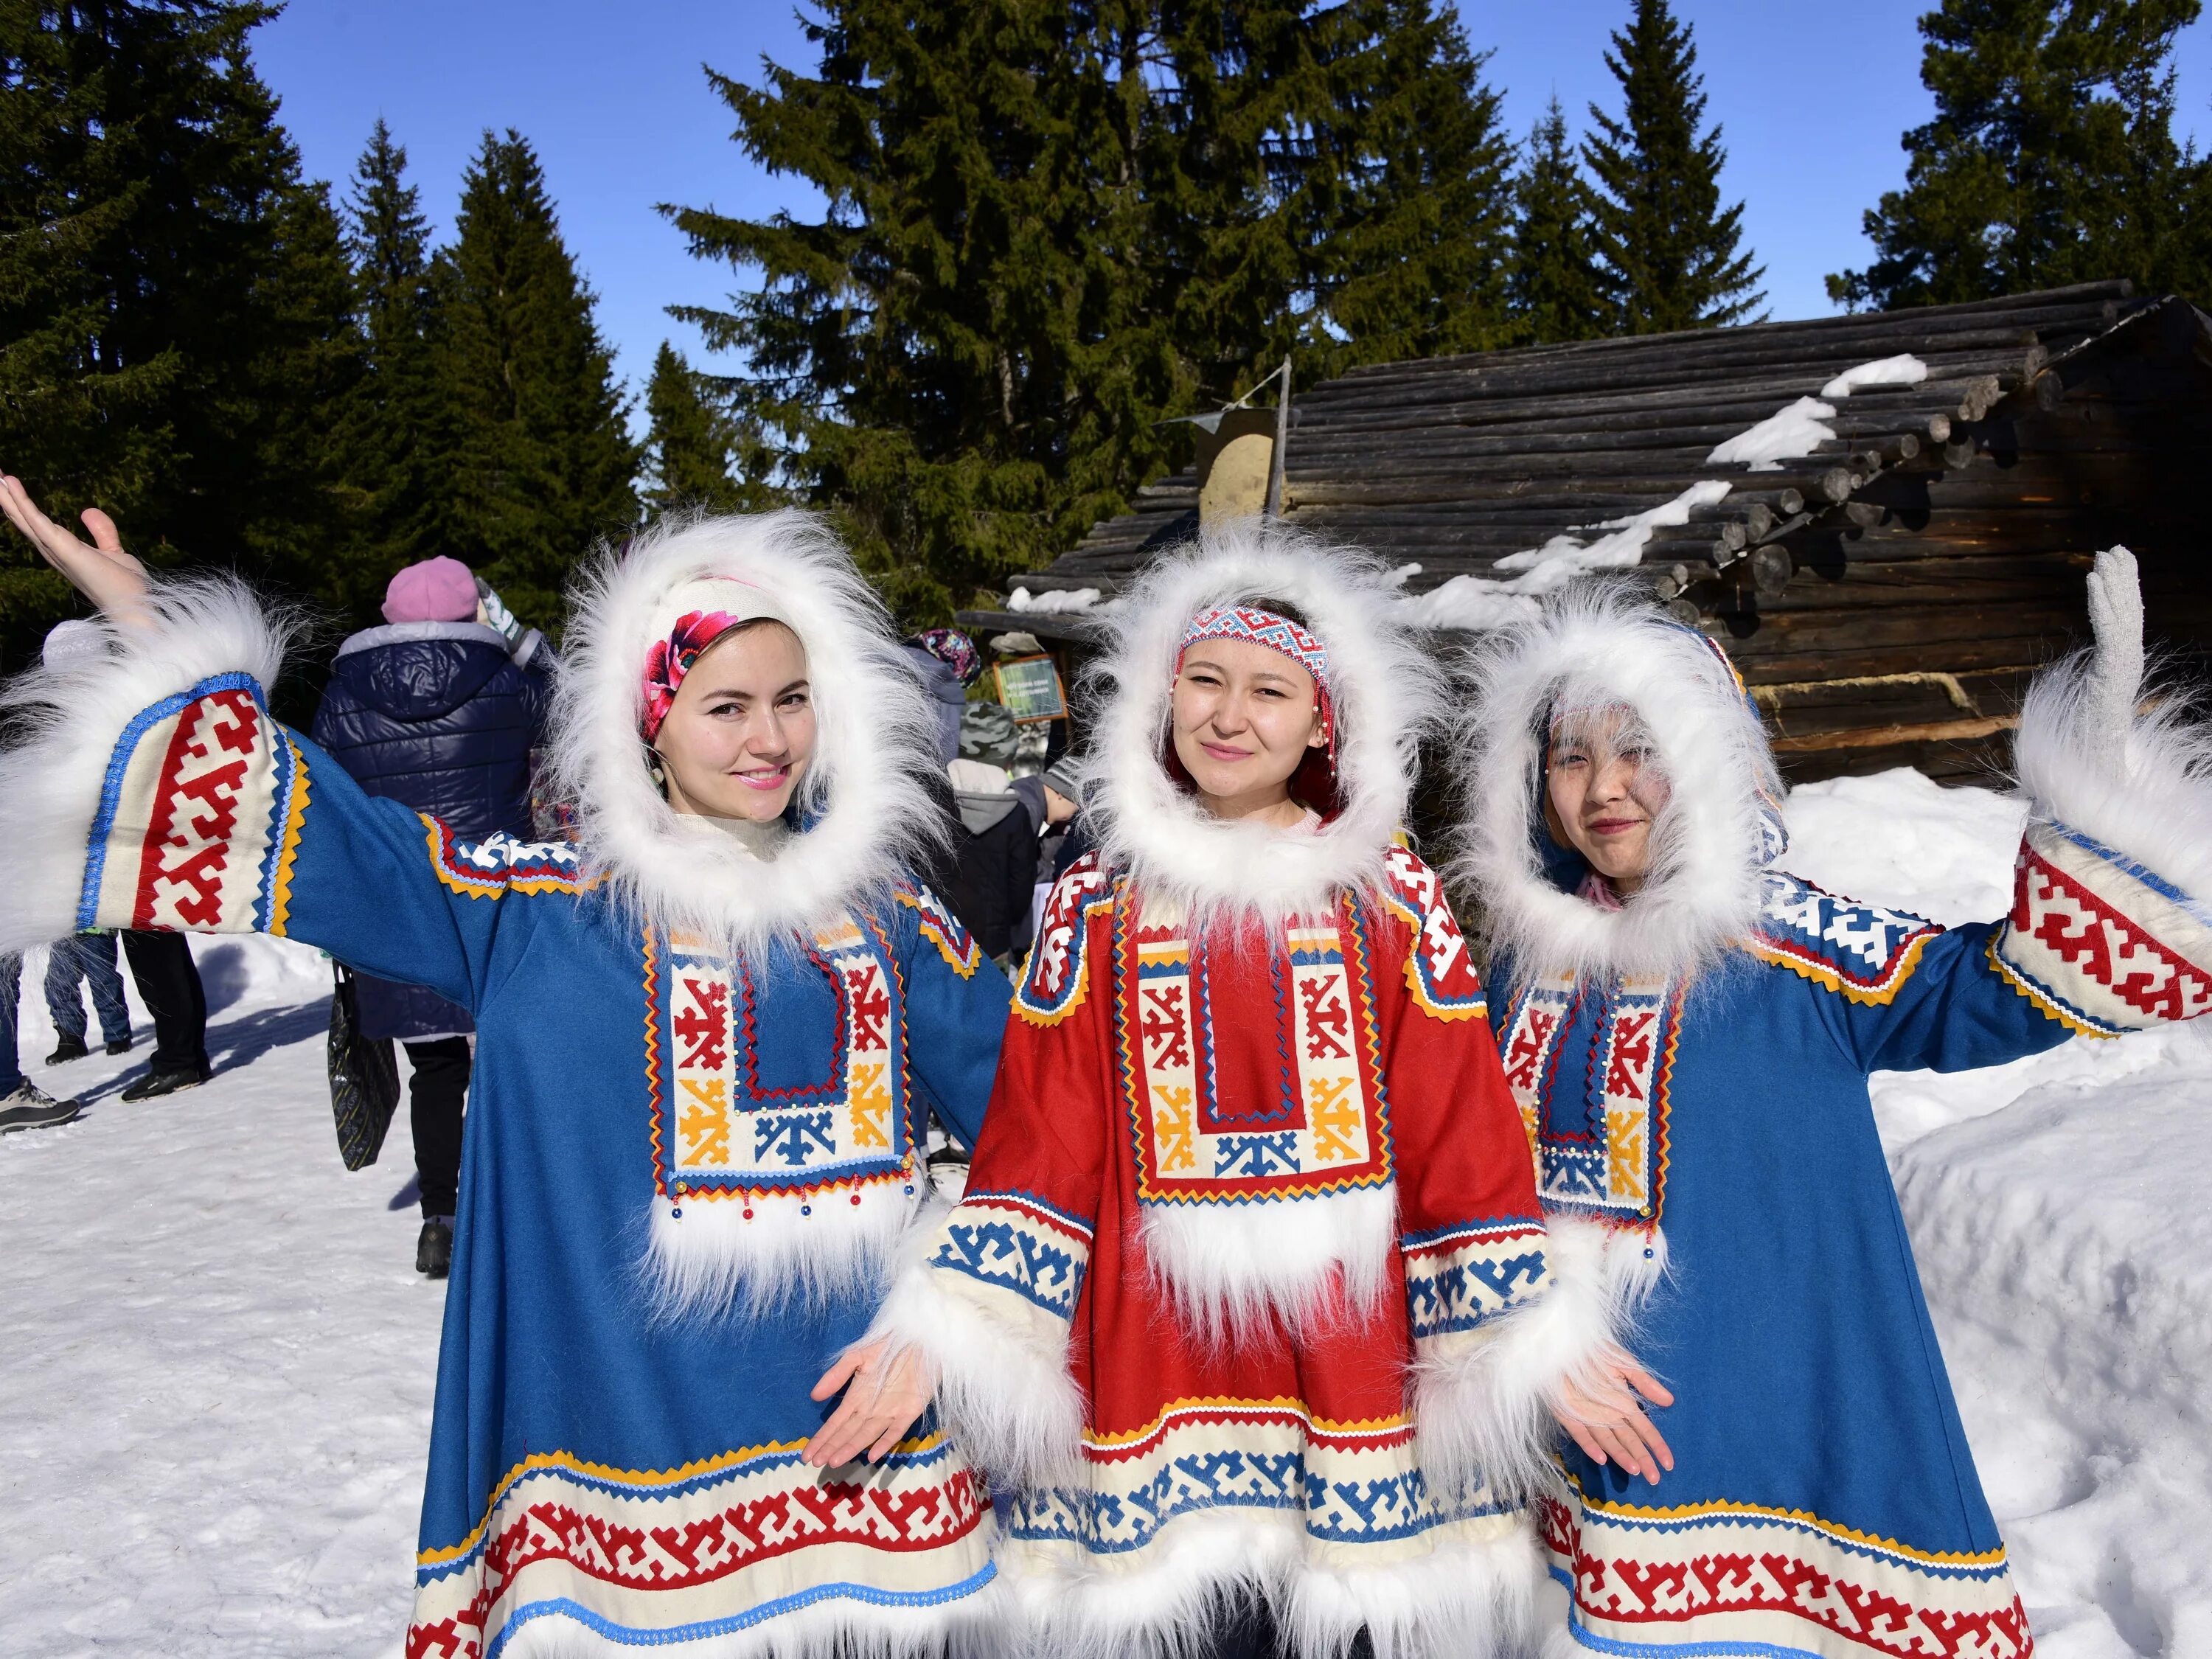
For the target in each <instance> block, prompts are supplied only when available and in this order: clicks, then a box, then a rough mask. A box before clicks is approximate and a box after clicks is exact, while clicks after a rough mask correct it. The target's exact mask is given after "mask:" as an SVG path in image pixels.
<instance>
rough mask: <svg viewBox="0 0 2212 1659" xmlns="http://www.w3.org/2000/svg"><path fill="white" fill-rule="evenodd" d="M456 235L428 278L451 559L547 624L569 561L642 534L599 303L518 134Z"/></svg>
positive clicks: (468, 188)
mask: <svg viewBox="0 0 2212 1659" xmlns="http://www.w3.org/2000/svg"><path fill="white" fill-rule="evenodd" d="M455 228H456V235H455V239H454V242H453V246H451V247H450V248H447V249H444V250H442V251H441V252H440V253H439V255H438V258H437V261H436V269H435V272H434V281H435V283H436V285H437V289H438V305H439V312H440V320H439V325H438V329H437V331H436V353H435V361H436V365H437V379H438V386H439V395H440V397H441V399H442V400H443V402H444V404H445V407H446V409H447V414H448V418H449V419H450V420H451V422H452V423H453V427H452V440H451V442H452V448H451V452H450V455H449V457H448V458H447V461H446V463H445V465H446V466H447V498H446V510H445V513H444V520H445V523H446V525H447V534H448V541H447V546H446V547H445V548H444V549H443V550H444V551H447V552H448V553H451V554H452V555H453V556H455V557H457V558H459V559H461V560H463V561H464V562H466V563H467V564H469V565H471V567H473V568H476V569H477V571H478V572H479V574H482V575H483V577H484V579H485V580H488V581H489V582H490V583H491V584H492V585H493V586H495V587H496V588H498V589H499V591H500V593H501V597H502V598H503V599H505V600H506V601H507V605H508V607H509V608H510V609H511V610H513V611H514V612H515V614H516V615H517V616H520V617H524V618H526V620H528V621H531V622H533V623H539V624H541V625H543V624H545V623H552V622H555V621H556V620H557V618H558V617H559V614H560V605H561V593H562V587H563V586H564V585H565V583H566V581H567V580H568V573H569V572H570V570H571V569H572V568H574V565H575V563H576V562H577V561H578V560H579V559H580V558H581V557H583V556H585V555H586V554H587V553H589V552H590V551H591V550H592V547H593V546H594V545H595V544H598V543H599V542H601V541H603V540H605V539H607V538H612V537H617V536H620V535H621V534H623V532H624V531H625V530H627V529H628V528H629V526H631V525H632V524H634V523H635V520H636V516H637V499H636V494H635V488H634V483H633V480H634V477H635V473H636V470H637V459H638V451H637V447H636V446H635V444H634V443H632V442H631V441H630V438H629V431H628V428H627V427H626V426H625V424H624V422H625V419H626V414H627V410H626V408H625V404H624V401H623V397H622V393H621V390H620V388H619V387H618V386H617V384H616V382H615V379H614V368H613V356H612V354H611V352H610V351H609V350H608V349H607V346H606V344H605V342H604V341H603V340H602V339H601V338H600V337H599V330H598V328H597V326H596V325H594V323H593V321H592V301H593V296H592V293H591V290H590V289H588V288H586V286H585V285H584V283H583V280H582V279H581V278H580V276H578V275H577V272H576V268H575V264H574V261H573V260H571V259H570V258H569V256H568V249H567V247H566V246H564V245H563V244H562V240H561V229H560V225H559V223H558V222H557V219H556V215H555V212H554V207H553V202H552V198H551V197H550V195H549V194H548V193H547V191H546V188H545V179H544V173H543V171H542V170H541V169H540V167H538V157H537V155H535V153H534V152H533V151H532V149H531V147H530V145H529V143H527V142H526V140H525V139H524V138H523V137H521V136H520V134H519V133H516V132H515V131H513V130H512V129H510V130H509V131H507V133H506V134H505V135H504V136H503V137H502V136H501V135H498V134H495V133H492V132H489V131H487V132H486V133H485V134H484V137H483V148H482V149H479V150H478V151H477V155H476V158H475V160H474V161H471V163H470V165H469V167H468V171H467V173H465V175H464V178H463V179H462V189H461V205H460V212H459V216H458V217H457V220H456V227H455Z"/></svg>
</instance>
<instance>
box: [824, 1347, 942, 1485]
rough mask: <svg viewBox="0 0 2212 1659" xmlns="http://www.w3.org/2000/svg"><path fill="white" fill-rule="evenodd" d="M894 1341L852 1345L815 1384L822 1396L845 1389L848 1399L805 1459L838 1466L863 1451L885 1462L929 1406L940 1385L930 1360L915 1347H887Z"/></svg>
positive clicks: (831, 1414)
mask: <svg viewBox="0 0 2212 1659" xmlns="http://www.w3.org/2000/svg"><path fill="white" fill-rule="evenodd" d="M889 1348H890V1343H889V1342H887V1341H884V1342H870V1343H866V1344H865V1345H863V1346H860V1347H857V1348H848V1349H847V1350H846V1351H845V1353H844V1355H843V1357H842V1358H840V1359H839V1360H838V1361H837V1363H836V1364H834V1365H832V1366H831V1367H830V1368H829V1370H826V1371H824V1372H823V1374H822V1380H821V1381H820V1382H819V1383H816V1384H815V1385H814V1398H815V1399H817V1400H827V1399H829V1396H830V1395H834V1394H836V1392H837V1390H838V1389H845V1401H844V1403H843V1404H842V1405H841V1406H839V1407H837V1409H836V1411H834V1412H832V1413H830V1415H829V1421H828V1422H827V1423H824V1424H823V1425H822V1426H821V1427H820V1428H819V1429H817V1430H816V1431H814V1437H813V1438H812V1439H811V1440H809V1441H808V1442H807V1443H806V1461H807V1462H810V1463H811V1464H813V1465H814V1467H815V1468H819V1469H834V1468H841V1467H842V1466H843V1465H844V1464H847V1463H850V1462H853V1461H854V1459H856V1458H858V1457H860V1456H863V1455H865V1456H866V1458H867V1460H868V1462H871V1463H876V1462H882V1460H883V1459H884V1457H885V1456H886V1455H888V1454H889V1453H890V1450H891V1449H892V1448H893V1447H895V1446H896V1445H897V1444H898V1443H899V1442H900V1441H902V1440H903V1439H905V1438H906V1431H908V1429H910V1428H912V1427H913V1426H914V1422H915V1419H916V1418H918V1417H920V1416H921V1413H923V1411H924V1410H925V1409H927V1407H928V1405H929V1397H930V1395H932V1394H933V1393H935V1392H936V1389H935V1388H934V1386H933V1383H932V1381H931V1379H930V1376H929V1368H928V1365H927V1362H925V1361H924V1360H923V1358H922V1357H921V1353H920V1352H917V1351H916V1350H915V1349H913V1348H902V1349H900V1350H899V1351H898V1352H896V1353H887V1352H886V1350H888V1349H889ZM848 1384H849V1385H850V1386H849V1387H848Z"/></svg>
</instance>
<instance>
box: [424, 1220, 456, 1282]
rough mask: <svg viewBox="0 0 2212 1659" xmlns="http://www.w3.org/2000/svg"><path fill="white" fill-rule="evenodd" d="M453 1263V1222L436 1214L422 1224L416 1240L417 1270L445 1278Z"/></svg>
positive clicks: (432, 1277)
mask: <svg viewBox="0 0 2212 1659" xmlns="http://www.w3.org/2000/svg"><path fill="white" fill-rule="evenodd" d="M452 1267H453V1223H452V1222H451V1221H450V1220H448V1219H447V1218H446V1217H444V1216H441V1215H434V1216H432V1217H431V1218H429V1219H428V1221H426V1222H424V1223H423V1224H422V1237H419V1238H417V1239H416V1241H415V1271H416V1273H422V1274H423V1275H425V1276H426V1277H428V1278H430V1279H443V1278H444V1277H445V1276H446V1274H447V1272H448V1271H449V1270H450V1269H451V1268H452Z"/></svg>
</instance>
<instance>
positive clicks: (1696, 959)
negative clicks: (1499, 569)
mask: <svg viewBox="0 0 2212 1659" xmlns="http://www.w3.org/2000/svg"><path fill="white" fill-rule="evenodd" d="M1463 669H1464V671H1465V672H1466V673H1467V675H1468V677H1469V678H1470V679H1471V680H1472V681H1473V683H1474V685H1475V686H1476V688H1477V690H1476V694H1475V696H1474V700H1473V701H1472V702H1470V703H1469V704H1468V706H1467V708H1466V709H1465V712H1464V713H1463V714H1462V717H1461V720H1460V729H1459V748H1460V750H1461V753H1462V756H1464V757H1467V758H1466V760H1465V761H1464V763H1463V771H1462V804H1461V813H1462V822H1463V825H1464V828H1463V829H1462V833H1461V836H1460V840H1459V848H1458V856H1457V857H1456V858H1455V860H1453V862H1452V865H1451V866H1450V867H1451V872H1452V874H1453V875H1454V876H1455V878H1457V879H1458V880H1460V881H1462V882H1464V883H1466V884H1468V886H1469V887H1471V888H1472V889H1473V890H1474V891H1475V892H1476V893H1477V894H1478V895H1479V896H1480V899H1481V901H1482V902H1483V903H1484V904H1485V905H1486V907H1487V908H1488V911H1489V915H1490V921H1491V927H1492V935H1491V936H1492V945H1493V949H1495V950H1498V951H1502V952H1504V954H1505V955H1507V956H1508V957H1510V960H1511V962H1512V963H1513V965H1514V968H1515V970H1516V972H1518V973H1521V974H1530V973H1556V972H1565V973H1572V974H1574V975H1577V976H1578V977H1579V976H1583V975H1594V974H1599V973H1607V972H1610V973H1617V974H1626V975H1639V976H1647V975H1648V976H1652V977H1657V976H1660V975H1670V974H1688V973H1693V972H1695V971H1696V970H1697V969H1699V968H1701V967H1704V966H1706V965H1708V964H1710V963H1711V962H1712V961H1714V960H1715V959H1716V958H1717V957H1719V955H1720V954H1721V953H1722V952H1723V951H1725V950H1726V949H1728V948H1729V945H1732V944H1733V943H1734V942H1735V940H1736V939H1740V938H1741V937H1742V936H1743V935H1744V934H1745V933H1748V932H1749V931H1750V930H1751V929H1752V927H1753V925H1754V924H1755V923H1756V922H1757V921H1758V920H1759V902H1760V896H1761V892H1762V886H1761V881H1760V872H1761V871H1762V870H1763V868H1764V867H1765V862H1766V858H1767V856H1768V848H1767V844H1766V841H1765V836H1766V833H1767V830H1766V825H1767V823H1768V819H1769V814H1770V812H1771V802H1773V801H1778V800H1779V799H1780V798H1781V785H1780V781H1779V780H1778V776H1777V775H1776V772H1775V769H1774V761H1773V757H1772V756H1771V754H1770V753H1769V751H1768V749H1767V743H1766V733H1765V731H1764V729H1763V728H1762V727H1761V726H1760V725H1759V718H1758V716H1757V715H1756V714H1753V712H1752V709H1751V708H1750V706H1749V704H1748V703H1747V702H1746V701H1745V699H1744V696H1743V690H1742V688H1741V685H1739V684H1737V682H1736V678H1735V674H1734V673H1733V672H1732V671H1730V670H1729V667H1728V666H1727V665H1725V664H1724V663H1723V662H1722V660H1721V659H1719V658H1718V657H1717V656H1716V655H1715V654H1714V652H1713V650H1712V648H1711V647H1710V646H1709V645H1708V644H1707V643H1706V642H1705V641H1704V640H1702V639H1701V638H1700V637H1699V635H1697V634H1695V633H1694V632H1692V630H1690V629H1686V628H1684V627H1682V626H1681V625H1680V624H1679V623H1675V622H1674V621H1672V620H1671V619H1670V618H1668V617H1667V616H1666V615H1665V613H1664V612H1662V611H1660V610H1659V609H1658V608H1657V607H1656V606H1655V605H1651V604H1650V603H1649V602H1647V601H1644V600H1641V599H1638V598H1635V597H1633V596H1632V595H1631V593H1630V592H1628V591H1627V590H1626V589H1624V588H1622V587H1621V586H1620V585H1618V584H1611V583H1602V582H1591V583H1583V584H1579V585H1577V586H1574V587H1571V588H1569V589H1566V590H1564V591H1563V592H1560V593H1559V594H1558V595H1555V596H1553V597H1552V598H1549V599H1547V600H1546V602H1545V604H1544V607H1543V610H1542V611H1541V613H1540V614H1539V615H1537V616H1536V617H1533V618H1531V619H1530V620H1528V622H1526V623H1519V624H1516V625H1513V626H1510V627H1507V628H1504V629H1498V631H1496V632H1495V633H1492V634H1490V635H1485V636H1484V637H1483V638H1482V639H1481V640H1480V641H1478V642H1477V643H1476V644H1475V645H1474V646H1473V647H1470V648H1469V651H1468V654H1467V657H1466V659H1465V660H1464V663H1463ZM1562 690H1571V692H1572V694H1573V696H1575V697H1576V699H1577V701H1578V702H1581V701H1585V700H1588V701H1603V702H1618V703H1625V704H1626V705H1628V706H1629V707H1630V708H1633V709H1634V710H1635V711H1636V712H1637V714H1638V715H1640V716H1641V717H1642V719H1643V721H1644V725H1645V726H1646V727H1647V728H1648V729H1649V731H1650V735H1651V738H1652V742H1653V744H1654V746H1655V748H1656V750H1657V757H1658V760H1659V763H1660V764H1661V765H1662V766H1663V767H1664V768H1665V769H1666V773H1667V777H1668V783H1669V785H1670V787H1671V795H1670V798H1669V799H1668V804H1667V806H1666V808H1665V810H1664V811H1662V812H1661V813H1660V815H1659V817H1658V820H1657V822H1656V824H1655V825H1654V826H1653V834H1652V869H1651V873H1650V876H1649V877H1648V878H1646V879H1645V881H1644V886H1643V888H1642V889H1641V890H1639V891H1638V893H1637V895H1636V896H1635V898H1634V899H1633V900H1632V902H1629V903H1628V904H1626V905H1624V906H1623V907H1622V908H1620V909H1618V910H1613V911H1607V910H1601V909H1599V908H1597V907H1596V906H1595V905H1593V904H1591V903H1589V902H1587V901H1585V900H1583V899H1581V898H1578V897H1577V896H1575V895H1574V894H1572V893H1569V892H1562V891H1561V890H1559V888H1558V887H1556V886H1555V885H1553V883H1552V881H1551V879H1550V878H1548V877H1547V875H1546V873H1545V871H1544V866H1543V863H1542V860H1541V857H1540V856H1539V850H1538V849H1539V848H1540V846H1541V841H1540V839H1539V838H1540V837H1541V836H1542V835H1543V833H1544V831H1543V821H1542V817H1541V801H1540V799H1539V796H1538V794H1537V791H1538V789H1539V788H1540V787H1541V783H1542V777H1543V762H1544V747H1545V743H1546V739H1547V735H1548V734H1547V733H1546V732H1540V731H1538V730H1537V724H1538V722H1539V721H1540V720H1542V719H1543V717H1544V714H1545V711H1546V710H1547V708H1549V707H1550V706H1551V704H1552V702H1553V699H1554V698H1555V697H1556V696H1559V694H1560V693H1561V691H1562Z"/></svg>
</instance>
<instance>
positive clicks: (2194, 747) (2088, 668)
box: [1992, 653, 2212, 1036]
mask: <svg viewBox="0 0 2212 1659" xmlns="http://www.w3.org/2000/svg"><path fill="white" fill-rule="evenodd" d="M2139 701H2140V688H2138V695H2137V696H2126V695H2124V693H2123V694H2122V695H2121V696H2118V697H2117V698H2115V697H2113V696H2110V695H2109V694H2107V693H2106V692H2105V691H2104V690H2103V689H2102V688H2100V686H2099V684H2097V680H2096V673H2095V659H2093V656H2091V655H2090V654H2088V653H2083V654H2082V655H2080V656H2077V657H2075V658H2073V659H2069V660H2068V661H2066V662H2063V663H2061V664H2059V665H2057V666H2055V667H2053V668H2051V669H2050V670H2048V671H2045V673H2044V674H2043V675H2042V676H2041V677H2040V678H2039V679H2038V680H2037V681H2036V683H2035V685H2034V686H2033V689H2032V690H2030V691H2029V693H2028V696H2027V705H2026V707H2025V708H2023V709H2022V711H2021V726H2020V738H2019V744H2018V749H2017V756H2018V763H2019V772H2020V782H2021V787H2022V788H2023V789H2024V790H2025V791H2026V792H2027V795H2028V797H2029V799H2030V801H2031V802H2032V806H2031V810H2030V813H2029V818H2028V825H2027V835H2026V836H2025V837H2024V838H2023V839H2022V841H2021V850H2020V861H2019V865H2018V867H2017V871H2016V876H2015V887H2014V898H2013V909H2012V914H2011V915H2010V916H2009V917H2008V919H2007V921H2006V924H2005V926H2004V927H2003V928H2002V930H2001V931H2000V933H1998V935H1997V938H1996V942H1995V944H1994V945H1993V947H1992V958H1993V960H1994V962H1995V963H1996V966H1997V967H1998V968H1999V969H2001V970H2002V972H2003V973H2004V974H2005V975H2007V977H2008V978H2009V979H2011V980H2012V981H2013V982H2014V984H2015V987H2017V988H2018V989H2019V990H2020V991H2021V994H2023V995H2026V996H2027V997H2029V998H2031V999H2032V1000H2034V1001H2036V1002H2038V1003H2039V1004H2040V1005H2041V1006H2042V1007H2043V1008H2044V1011H2045V1012H2046V1013H2049V1014H2050V1015H2051V1017H2052V1018H2057V1019H2060V1020H2063V1021H2064V1022H2065V1023H2066V1024H2069V1025H2071V1026H2073V1027H2074V1028H2075V1029H2076V1030H2081V1031H2083V1032H2087V1033H2091V1034H2094V1035H2099V1036H2113V1035H2117V1034H2118V1033H2119V1032H2122V1031H2130V1030H2141V1029H2142V1028H2144V1027H2147V1026H2150V1025H2155V1024H2164V1023H2166V1022H2169V1021H2172V1020H2181V1019H2193V1018H2196V1017H2197V1015H2199V1014H2202V1013H2203V1012H2207V1011H2208V1010H2212V732H2208V731H2207V729H2206V727H2205V726H2203V724H2202V723H2201V722H2200V721H2199V720H2197V719H2195V718H2193V715H2194V713H2195V711H2193V710H2192V709H2191V708H2189V707H2188V706H2187V704H2186V702H2185V700H2184V699H2182V698H2180V697H2170V698H2167V699H2166V700H2165V701H2163V702H2160V704H2159V705H2158V706H2157V707H2155V708H2151V709H2149V710H2148V711H2147V712H2132V713H2130V712H2129V711H2130V710H2134V709H2136V706H2137V704H2138V703H2139ZM2114 703H2117V704H2118V709H2117V710H2116V709H2115V708H2113V707H2112V706H2111V705H2112V704H2114ZM2116 720H2118V721H2119V722H2123V723H2124V729H2118V730H2116V729H2113V728H2114V723H2115V721H2116Z"/></svg>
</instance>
